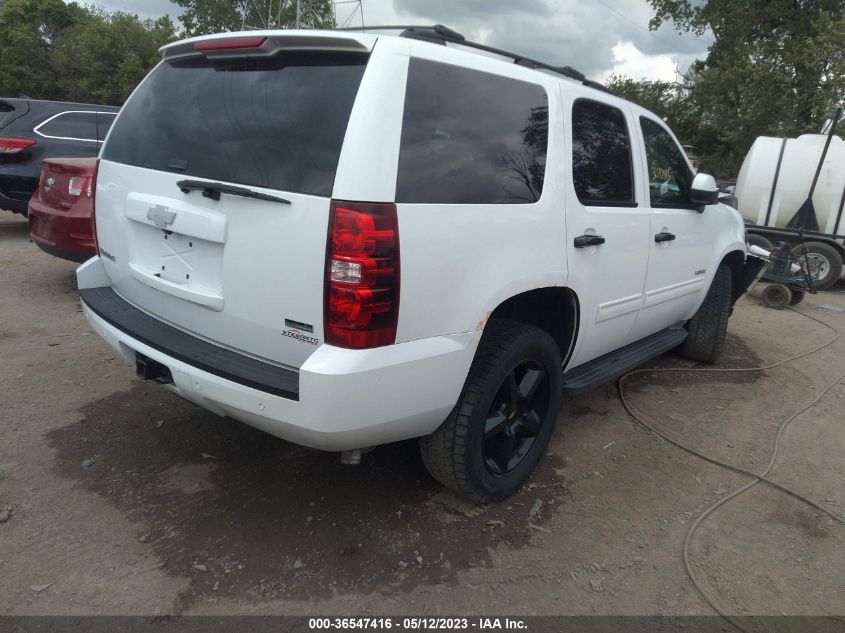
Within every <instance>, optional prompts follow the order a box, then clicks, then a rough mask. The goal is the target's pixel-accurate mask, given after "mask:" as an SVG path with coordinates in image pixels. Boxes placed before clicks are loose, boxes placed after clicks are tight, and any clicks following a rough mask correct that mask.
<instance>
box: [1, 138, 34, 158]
mask: <svg viewBox="0 0 845 633" xmlns="http://www.w3.org/2000/svg"><path fill="white" fill-rule="evenodd" d="M33 145H35V141H33V140H32V139H31V138H8V137H0V154H17V153H18V152H22V151H23V150H25V149H26V148H28V147H32V146H33Z"/></svg>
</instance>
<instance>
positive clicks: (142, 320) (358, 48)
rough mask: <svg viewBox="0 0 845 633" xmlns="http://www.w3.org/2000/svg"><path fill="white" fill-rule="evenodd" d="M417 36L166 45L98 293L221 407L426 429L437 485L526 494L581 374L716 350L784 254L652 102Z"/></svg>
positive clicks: (122, 132) (130, 126) (95, 277)
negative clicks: (772, 259) (753, 250)
mask: <svg viewBox="0 0 845 633" xmlns="http://www.w3.org/2000/svg"><path fill="white" fill-rule="evenodd" d="M400 35H401V36H399V37H397V36H396V35H395V34H392V35H391V34H387V33H385V34H372V33H354V32H339V31H257V32H256V31H253V32H249V33H240V34H230V33H227V34H220V35H214V36H209V37H202V38H195V39H188V40H184V41H181V42H176V43H174V44H170V45H168V46H165V47H164V48H163V49H162V56H163V60H162V62H161V63H160V64H159V65H158V66H157V67H156V68H155V69H154V70H153V71H152V72H151V73H150V74H149V75H148V76H147V77H146V79H144V81H143V82H142V83H141V84H140V85H139V86H138V88H137V89H136V90H135V92H134V93H133V94H132V96H131V97H130V98H129V100H128V101H127V103H126V105H125V106H124V107H123V109H122V110H121V112H120V114H119V116H118V118H117V120H116V121H115V123H114V125H113V127H112V129H111V132H110V133H109V136H108V138H107V139H106V142H105V145H104V147H103V150H102V152H101V155H100V160H99V168H98V169H99V171H98V175H97V181H96V196H95V206H96V236H97V240H98V249H99V254H100V255H99V257H95V258H93V259H91V260H89V261H88V262H86V263H85V264H84V265H83V266H81V267H80V268H79V270H78V272H77V276H78V281H79V288H80V294H81V296H82V304H83V307H84V310H85V314H86V316H87V318H88V320H89V321H90V322H91V324H92V326H93V327H94V328H95V330H96V331H97V332H98V333H99V334H100V335H101V336H102V337H103V338H104V339H105V340H106V341H107V342H108V343H109V344H110V345H111V346H112V347H114V348H115V349H116V350H118V351H119V352H120V354H121V355H122V356H123V357H124V358H125V359H126V360H127V361H128V362H130V363H131V364H133V365H135V366H136V368H137V371H138V374H139V375H140V376H141V377H143V378H146V379H152V380H155V381H157V382H159V383H162V384H165V385H167V387H168V388H169V389H171V390H173V391H175V392H176V393H178V394H179V395H181V396H183V397H184V398H187V399H188V400H191V401H193V402H195V403H197V404H199V405H200V406H202V407H205V408H207V409H209V410H210V411H213V412H215V413H218V414H220V415H227V416H231V417H232V418H236V419H238V420H242V421H243V422H246V423H247V424H250V425H253V426H255V427H258V428H260V429H263V430H264V431H267V432H268V433H271V434H273V435H276V436H278V437H282V438H284V439H287V440H290V441H292V442H297V443H300V444H304V445H307V446H311V447H316V448H320V449H325V450H335V451H337V450H351V449H359V448H361V447H368V446H374V445H378V444H383V443H387V442H394V441H397V440H404V439H408V438H417V437H419V438H421V439H420V446H421V450H422V454H423V458H424V460H425V463H426V465H427V466H428V468H429V470H430V471H431V473H432V475H433V476H434V477H435V478H437V479H438V480H439V481H441V482H442V483H443V484H445V485H447V486H449V487H451V488H453V489H455V490H457V491H460V492H461V493H464V494H465V495H468V496H470V497H472V498H474V499H478V500H485V501H486V500H495V499H500V498H502V497H505V496H507V495H509V494H511V493H513V492H514V491H516V490H517V489H518V488H519V486H520V485H521V484H522V483H523V482H524V481H525V480H526V478H527V477H528V475H529V474H530V472H531V470H532V469H533V467H534V466H535V464H536V463H537V461H538V459H539V458H540V456H541V454H542V452H543V450H544V449H545V446H546V444H547V443H548V440H549V437H550V435H551V433H552V430H553V428H554V425H555V419H556V417H557V413H558V407H559V403H560V398H561V394H567V393H575V392H579V391H582V390H585V389H587V388H589V387H591V386H593V385H596V384H599V383H601V382H605V381H607V380H609V379H612V378H613V377H615V376H618V375H619V374H620V373H621V372H623V371H625V370H626V369H628V368H630V367H631V366H634V365H636V364H639V363H642V362H644V361H646V360H648V359H650V358H652V357H654V356H656V355H658V354H660V353H662V352H664V351H667V350H669V349H672V348H675V347H678V346H680V348H681V350H682V353H683V354H684V355H685V356H686V357H688V358H693V359H698V360H705V361H710V360H713V359H714V358H715V357H716V355H717V354H718V353H719V350H720V348H721V346H722V343H723V340H724V335H725V328H726V325H727V319H728V316H729V314H730V310H731V306H732V305H733V303H734V301H735V300H736V299H737V298H738V297H739V296H740V295H741V294H742V292H743V291H744V290H745V289H746V288H747V286H748V285H749V284H750V283H751V281H752V280H753V278H754V277H755V276H756V274H757V272H758V270H759V266H760V262H759V261H758V262H756V263H754V264H753V265H752V264H751V262H752V259H753V258H749V259H748V262H746V244H745V237H744V230H743V224H742V220H741V218H740V217H739V215H738V214H737V213H736V211H734V210H733V209H731V208H730V207H727V206H725V205H721V204H718V203H716V187H715V183H714V182H713V179H712V178H711V177H710V176H705V175H701V174H699V175H698V176H695V177H694V176H693V170H692V168H691V166H690V164H689V161H688V160H687V158H686V156H685V154H684V152H683V151H682V150H681V149H680V146H679V144H678V142H677V140H676V139H675V137H674V136H673V135H672V133H671V132H670V131H669V130H668V128H667V127H666V126H665V125H664V123H663V122H662V121H661V120H660V119H659V118H657V117H656V116H654V115H653V114H651V113H649V112H647V111H646V110H643V109H642V108H639V107H637V106H635V105H633V104H631V103H629V102H627V101H623V100H621V99H618V98H615V97H614V96H612V95H611V94H608V93H607V92H606V91H605V90H603V89H601V87H600V86H597V85H596V84H593V83H592V82H589V81H587V80H586V79H584V78H583V76H582V75H580V74H579V73H577V71H574V70H572V69H570V68H561V69H558V68H552V67H550V66H546V65H544V64H541V63H539V62H535V61H533V60H528V59H524V58H520V57H518V56H513V55H509V54H508V53H505V52H504V51H496V50H494V49H489V48H488V47H484V46H481V45H478V44H473V43H471V42H466V41H464V40H463V38H462V37H461V36H460V35H458V34H456V33H454V32H453V31H450V30H448V29H445V28H443V27H439V26H438V27H432V28H409V29H407V30H405V31H403V32H401V34H400ZM478 49H482V50H481V52H479V51H478ZM514 62H516V63H514Z"/></svg>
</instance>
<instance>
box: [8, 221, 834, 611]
mask: <svg viewBox="0 0 845 633" xmlns="http://www.w3.org/2000/svg"><path fill="white" fill-rule="evenodd" d="M0 280H2V281H0V288H2V300H1V301H0V358H2V360H3V362H2V363H0V383H2V385H3V389H2V391H0V412H2V413H0V544H2V545H0V615H2V614H7V615H8V614H17V615H47V614H70V615H85V614H148V615H152V614H156V615H158V614H211V615H215V614H234V613H238V614H278V613H285V614H314V613H320V614H334V613H337V614H359V613H363V614H385V613H391V614H401V613H415V614H495V613H500V614H523V615H530V614H542V615H548V614H633V615H645V614H647V615H661V614H664V615H677V614H687V615H708V614H712V613H713V610H712V608H711V607H710V606H709V605H708V604H707V603H706V602H705V601H704V600H703V599H702V596H701V594H700V593H699V591H698V590H697V589H696V588H695V586H694V585H693V584H692V583H691V581H690V579H689V577H688V576H687V574H686V572H685V570H684V566H683V564H682V561H681V548H682V545H683V542H684V537H685V534H686V532H687V530H688V528H689V526H690V523H691V521H694V520H695V518H696V517H697V516H698V515H699V514H700V513H701V512H702V511H703V510H704V509H705V508H707V507H708V506H709V505H711V504H712V503H713V502H714V501H715V500H717V499H719V498H720V497H723V496H725V495H726V494H729V493H730V491H732V490H734V489H736V488H737V487H739V486H741V485H742V484H743V483H745V482H747V481H748V478H746V477H744V476H741V475H738V474H735V473H732V472H729V471H726V470H724V469H722V468H719V467H717V466H714V465H712V464H709V463H707V462H704V461H702V460H701V459H699V458H697V457H694V456H692V455H690V454H688V453H685V452H683V451H681V450H679V449H678V448H676V447H674V446H672V445H670V444H669V443H667V442H666V441H664V440H662V439H660V438H658V437H656V436H655V435H653V434H651V433H649V432H647V431H645V430H644V429H643V428H642V427H641V426H639V425H638V424H637V423H636V422H634V421H633V420H632V419H631V417H630V416H628V415H627V414H626V412H625V410H624V409H623V407H622V405H621V403H620V400H619V396H618V390H617V388H616V386H615V385H608V386H605V387H602V388H599V389H596V390H594V391H593V392H591V393H589V394H586V395H583V396H579V397H577V398H574V399H571V400H569V401H567V402H565V403H564V404H563V406H562V407H561V410H560V415H559V418H558V426H557V430H556V432H555V435H554V437H553V439H552V443H551V446H550V449H549V452H548V455H547V457H546V458H545V459H544V460H543V461H542V464H541V466H540V467H539V469H538V470H537V472H536V474H535V476H534V478H533V480H532V481H531V483H530V484H528V485H527V486H526V487H525V488H524V489H523V490H522V491H521V492H520V493H519V494H517V495H516V496H514V497H513V498H511V499H509V500H508V501H506V502H504V503H501V504H499V505H493V506H475V505H472V504H469V503H467V502H465V501H463V500H462V499H459V498H457V497H456V496H454V495H452V494H451V493H449V492H447V491H445V490H443V489H442V488H441V487H440V486H438V485H437V484H436V483H435V482H433V481H432V480H431V479H430V478H429V476H428V475H427V474H426V472H425V469H424V468H423V466H422V464H421V462H420V459H419V457H418V455H417V452H416V445H415V443H413V442H406V443H399V444H393V445H388V446H383V447H380V448H378V449H377V450H376V451H374V452H372V453H370V454H368V455H366V456H365V460H364V464H363V465H362V466H361V467H348V466H342V465H340V464H339V463H338V458H337V456H336V455H334V454H328V453H321V452H318V451H314V450H310V449H306V448H302V447H298V446H295V445H292V444H289V443H287V442H284V441H282V440H279V439H276V438H273V437H271V436H269V435H266V434H263V433H261V432H259V431H256V430H254V429H251V428H250V427H248V426H245V425H243V424H240V423H238V422H235V421H232V420H229V419H224V418H219V417H216V416H215V415H213V414H211V413H207V412H205V411H203V410H201V409H199V408H197V407H196V406H194V405H192V404H190V403H187V402H184V401H182V400H180V399H179V398H178V397H176V396H174V395H172V394H171V393H169V392H167V391H166V390H164V389H162V388H157V387H156V386H154V385H150V384H148V383H144V382H141V381H139V380H138V379H137V378H135V376H134V372H133V371H132V369H131V368H129V367H128V366H126V365H124V364H123V363H122V361H121V360H120V359H118V358H116V357H115V355H114V354H113V353H112V351H111V350H110V349H109V348H108V347H107V346H106V345H105V344H104V343H103V342H101V341H100V339H99V338H98V337H97V336H96V335H95V334H93V333H92V331H91V329H90V328H89V327H88V324H87V322H86V321H85V319H84V318H83V316H82V314H81V312H80V308H79V302H78V297H77V294H76V290H75V278H74V265H73V264H71V263H69V262H65V261H62V260H59V259H55V258H53V257H50V256H48V255H46V254H45V253H42V252H41V251H40V250H38V248H36V247H35V246H34V245H33V244H32V243H30V242H29V240H28V235H27V230H26V224H25V222H24V221H22V220H21V219H20V218H19V217H17V216H12V215H11V214H9V213H6V212H0ZM843 291H845V284H840V285H839V287H838V294H837V293H831V294H824V295H818V296H817V297H811V298H809V299H808V300H807V301H805V302H804V303H803V304H801V305H800V306H799V308H798V309H799V311H800V312H804V313H806V314H809V315H812V316H813V317H815V318H817V319H819V320H821V321H823V322H825V323H827V324H829V325H830V326H831V327H833V328H836V329H837V330H839V331H841V332H843V333H844V334H845V314H843V313H836V312H832V311H828V310H824V309H821V308H819V307H818V306H819V304H823V303H827V304H833V305H837V306H842V307H845V292H843ZM830 336H831V331H830V330H828V329H826V328H824V327H823V326H822V325H820V324H819V323H816V322H814V321H811V320H809V319H806V318H805V317H802V316H801V315H800V314H796V313H795V312H792V311H788V310H784V311H774V310H769V309H767V308H764V307H762V306H761V305H760V304H759V301H758V300H757V299H756V298H755V297H753V296H752V297H748V298H746V299H744V300H743V301H742V302H741V304H740V305H739V306H738V307H737V309H736V311H735V314H734V316H733V318H732V320H731V323H730V329H729V336H728V341H727V350H726V353H725V355H724V358H723V360H722V364H723V366H727V367H748V366H756V365H760V364H767V363H771V362H774V361H777V360H779V359H781V358H784V357H787V356H791V355H793V354H797V353H800V352H802V351H804V350H807V349H811V348H813V347H815V346H817V345H819V344H821V343H823V342H824V341H826V340H828V339H829V338H830ZM843 352H845V337H843V338H842V339H841V340H838V341H836V342H835V343H834V344H833V345H831V346H829V347H827V348H825V349H823V350H821V351H819V352H818V353H816V354H814V355H812V356H809V357H807V358H804V359H801V360H798V361H796V362H794V363H790V364H788V365H786V366H783V367H779V368H776V369H773V370H769V371H765V372H757V373H738V374H716V373H710V374H707V373H693V372H682V373H673V374H658V373H645V374H641V375H638V376H636V377H633V378H631V379H630V382H629V383H628V386H627V392H628V393H629V396H630V399H631V401H632V402H633V403H634V404H635V405H636V406H637V407H638V408H639V409H641V410H643V411H645V412H647V413H648V414H650V415H651V416H652V417H653V418H654V419H655V420H656V424H657V425H658V426H659V427H660V428H662V429H664V430H665V431H667V432H669V433H672V434H673V435H674V436H676V437H679V438H682V439H683V441H684V442H686V443H688V444H690V445H692V446H694V447H696V448H697V449H698V450H700V451H702V452H704V453H706V454H708V455H712V456H714V457H716V458H719V459H722V460H725V461H729V462H731V463H734V464H737V465H741V466H743V467H744V468H746V469H752V470H754V469H760V468H762V467H763V465H765V463H766V462H767V461H768V459H769V456H770V453H771V450H772V447H773V437H774V434H775V432H776V430H777V428H778V426H779V425H780V423H781V422H782V421H783V420H784V419H785V418H786V417H788V416H789V415H790V414H791V413H792V412H793V411H795V410H797V409H799V408H800V407H801V406H802V405H803V404H806V403H807V402H809V401H811V400H812V399H813V398H814V397H816V395H817V394H818V393H819V392H820V391H821V390H822V389H823V388H824V387H825V386H827V384H828V383H829V382H831V381H832V380H833V379H834V378H835V377H836V376H837V375H839V374H840V373H841V372H842V371H845V353H843ZM651 366H653V367H665V366H678V367H696V365H694V364H692V363H686V362H685V361H681V360H680V359H678V358H677V357H674V356H671V355H668V356H664V357H662V358H660V359H657V360H655V361H654V362H653V363H651ZM843 399H845V384H838V385H836V386H835V387H834V388H833V389H832V390H831V391H829V392H828V393H827V394H826V395H825V396H824V397H823V398H822V399H821V400H820V402H819V403H818V404H817V405H816V406H814V407H813V408H812V409H810V410H809V411H808V412H807V413H805V414H804V415H802V416H800V417H799V418H798V419H797V420H796V421H795V422H794V423H793V424H792V425H791V427H790V428H789V430H788V431H787V432H786V434H785V436H784V441H783V445H782V452H781V454H780V456H779V458H778V460H777V463H776V465H775V468H774V470H773V471H772V473H771V478H772V479H774V480H776V481H778V482H780V483H782V484H784V485H787V486H789V487H791V488H793V489H795V490H797V491H800V492H801V493H802V494H805V495H807V496H809V497H812V498H813V499H814V500H816V501H817V502H818V503H820V504H821V505H823V506H824V507H826V508H827V509H829V510H831V511H833V512H835V513H838V514H839V515H840V516H845V460H843V459H842V455H843V454H845V426H843V423H842V420H843V417H842V409H843V404H845V400H843ZM4 509H6V510H7V512H4V511H3V510H4ZM4 519H5V520H4ZM843 537H845V530H843V527H842V525H840V524H838V523H836V522H834V521H833V520H831V519H830V518H829V517H827V516H826V515H824V514H822V513H820V512H818V511H817V510H814V509H812V508H810V507H809V506H806V505H804V504H802V503H800V502H798V501H796V500H794V499H792V498H790V497H787V496H785V495H784V494H783V493H781V492H778V491H776V490H773V489H772V488H769V487H766V486H764V485H758V486H756V487H755V488H753V489H752V490H751V491H749V492H748V493H746V494H744V495H742V496H740V497H738V498H737V499H735V500H733V501H731V502H730V503H728V504H726V505H725V506H723V507H722V508H721V509H720V510H718V511H717V512H716V513H714V514H712V515H711V516H710V517H709V518H708V519H707V520H706V522H705V523H704V524H703V525H702V526H701V529H700V530H699V531H698V533H697V535H696V537H695V539H694V540H693V542H692V544H691V560H692V566H693V569H694V570H695V574H696V575H697V577H698V578H700V579H701V580H702V582H703V584H704V585H705V589H706V590H707V591H708V593H710V594H712V595H714V596H716V597H717V598H718V600H719V601H720V603H721V604H722V605H723V607H724V608H725V609H726V610H728V611H729V612H731V613H736V614H758V615H759V614H771V615H780V614H790V615H796V614H827V615H831V614H845V575H843V573H842V569H843V567H845V547H843Z"/></svg>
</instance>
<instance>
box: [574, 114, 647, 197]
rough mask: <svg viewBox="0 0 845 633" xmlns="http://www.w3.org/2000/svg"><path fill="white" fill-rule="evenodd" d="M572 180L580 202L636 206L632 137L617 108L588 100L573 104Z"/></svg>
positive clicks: (623, 117) (623, 116)
mask: <svg viewBox="0 0 845 633" xmlns="http://www.w3.org/2000/svg"><path fill="white" fill-rule="evenodd" d="M572 180H573V182H574V184H575V192H576V193H577V194H578V199H579V200H580V201H581V202H582V203H583V204H588V205H589V204H593V205H615V206H636V202H635V200H634V177H633V170H632V166H631V139H630V136H629V135H628V126H627V125H626V123H625V115H624V114H623V113H622V111H621V110H620V109H618V108H614V107H613V106H609V105H606V104H604V103H600V102H598V101H591V100H589V99H578V100H577V101H576V102H575V103H574V105H573V106H572Z"/></svg>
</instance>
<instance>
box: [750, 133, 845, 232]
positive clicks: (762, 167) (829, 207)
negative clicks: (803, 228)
mask: <svg viewBox="0 0 845 633" xmlns="http://www.w3.org/2000/svg"><path fill="white" fill-rule="evenodd" d="M826 140H827V135H826V134H804V135H802V136H800V137H798V138H790V139H785V138H772V137H770V136H761V137H759V138H757V140H756V141H754V144H753V145H752V146H751V150H750V151H749V152H748V155H747V156H746V157H745V161H744V162H743V163H742V168H741V169H740V171H739V177H738V178H737V182H736V198H737V203H738V204H737V207H738V210H739V212H740V213H741V214H742V217H743V218H745V219H746V220H750V221H751V222H753V223H754V224H759V225H761V226H770V227H778V228H783V227H785V226H786V225H787V223H788V222H789V221H790V220H791V219H792V217H793V216H794V215H795V212H796V211H798V209H799V208H800V207H801V205H802V204H803V203H804V201H805V200H806V199H807V194H808V193H809V192H810V184H811V183H812V181H813V175H814V174H815V173H816V168H817V167H818V164H819V159H820V158H821V155H822V150H823V148H824V144H825V141H826ZM843 204H845V142H843V140H842V139H841V138H840V137H838V136H833V137H832V138H831V143H830V149H829V150H828V153H827V158H826V159H825V161H824V165H823V166H822V171H821V175H820V176H819V181H818V184H817V185H816V190H815V193H814V194H813V205H814V206H815V209H816V218H817V219H818V223H819V231H820V232H821V233H828V234H842V233H843V232H845V217H843Z"/></svg>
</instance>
